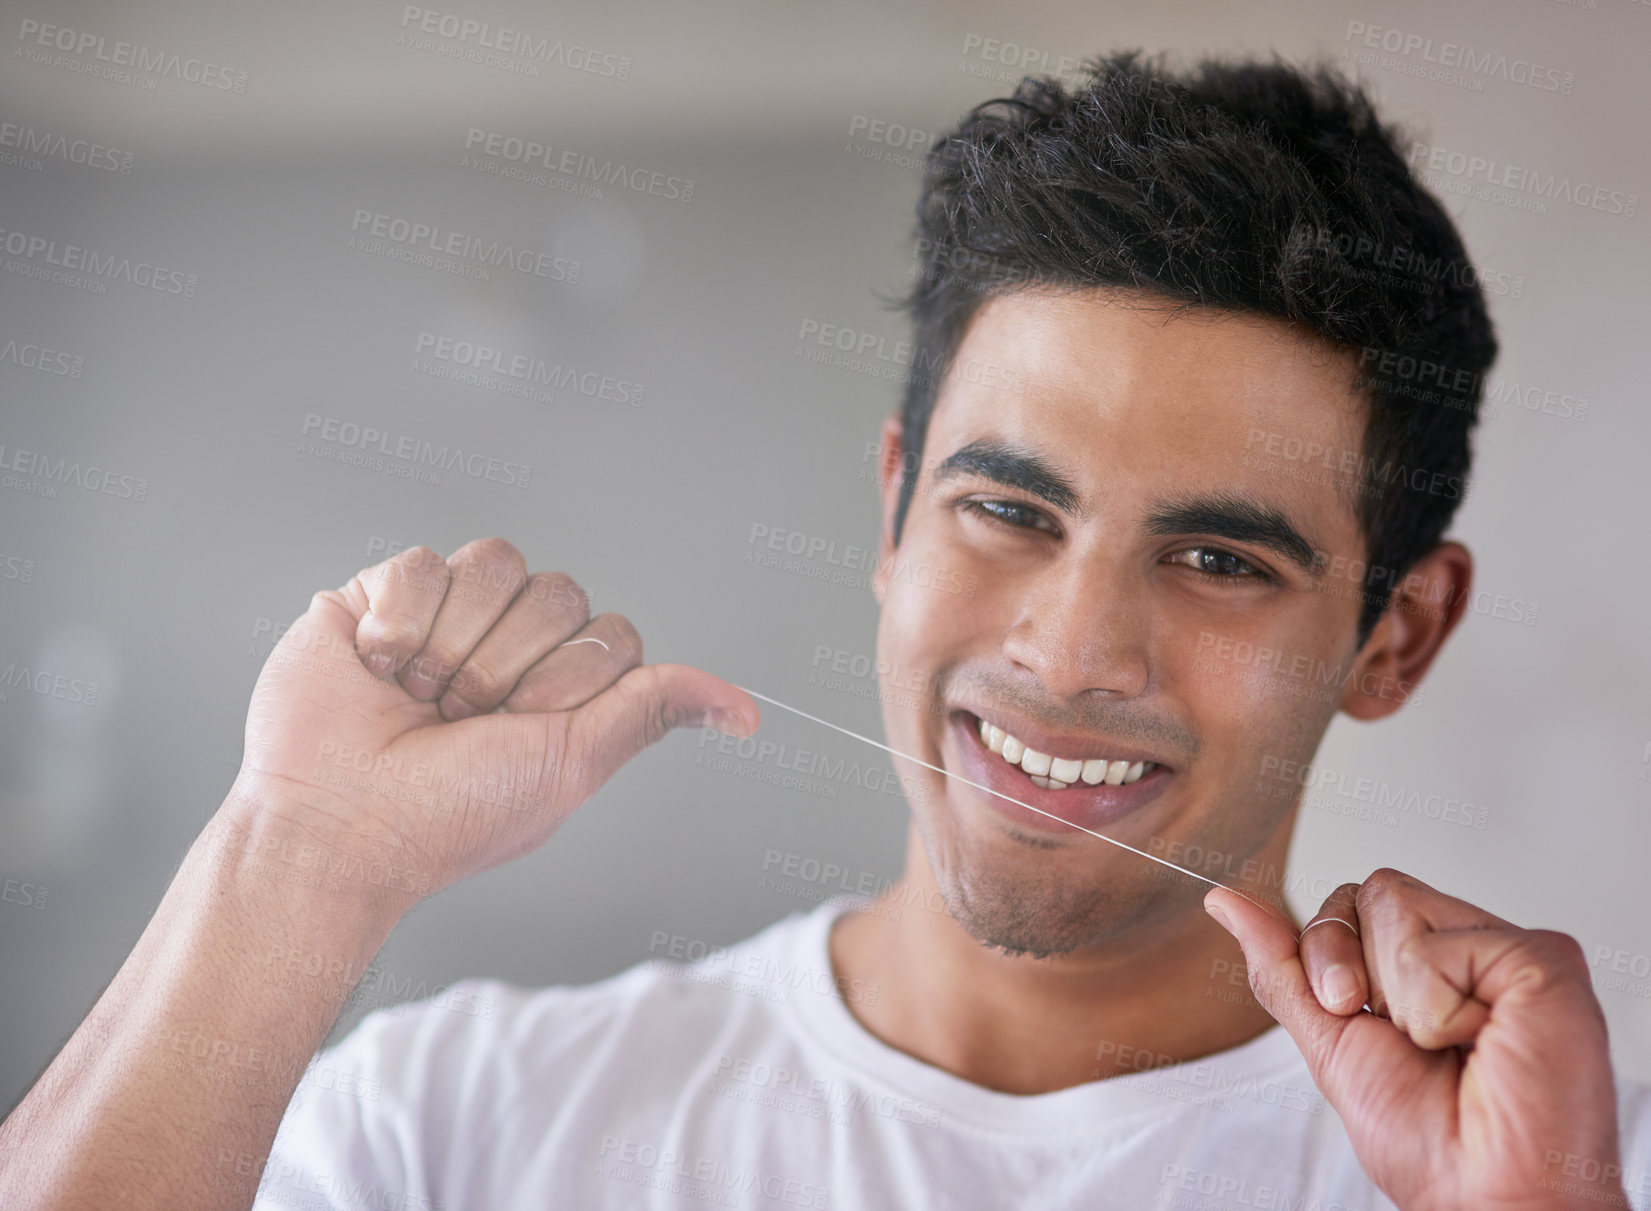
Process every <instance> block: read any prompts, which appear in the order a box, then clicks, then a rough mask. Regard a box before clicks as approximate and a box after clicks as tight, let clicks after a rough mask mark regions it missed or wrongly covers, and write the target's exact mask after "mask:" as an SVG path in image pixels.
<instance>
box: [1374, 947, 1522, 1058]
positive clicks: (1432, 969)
mask: <svg viewBox="0 0 1651 1211" xmlns="http://www.w3.org/2000/svg"><path fill="white" fill-rule="evenodd" d="M1524 932H1525V931H1523V930H1501V929H1497V930H1488V929H1460V930H1451V931H1448V932H1443V933H1434V932H1428V933H1418V934H1415V935H1413V936H1412V937H1410V938H1409V939H1407V940H1406V941H1405V942H1404V943H1402V944H1401V945H1399V946H1398V947H1397V948H1396V949H1395V950H1394V952H1393V960H1392V962H1393V968H1392V970H1390V971H1389V972H1388V973H1387V975H1386V977H1385V982H1386V985H1387V988H1388V998H1387V1004H1388V1017H1389V1018H1390V1019H1391V1020H1392V1022H1393V1024H1394V1025H1395V1026H1397V1027H1399V1029H1401V1030H1403V1031H1404V1032H1405V1034H1407V1035H1408V1036H1409V1037H1410V1041H1411V1042H1413V1043H1415V1044H1416V1046H1418V1047H1421V1048H1424V1049H1426V1050H1428V1051H1439V1050H1442V1049H1444V1048H1446V1047H1466V1046H1469V1045H1470V1044H1472V1042H1473V1041H1474V1039H1475V1038H1476V1037H1478V1034H1479V1031H1480V1030H1481V1029H1482V1028H1483V1027H1484V1025H1485V1023H1486V1022H1488V1021H1489V1020H1490V1005H1489V1004H1487V1003H1486V1002H1485V1001H1482V1000H1479V999H1477V997H1476V996H1475V995H1474V990H1475V988H1476V987H1477V986H1478V984H1479V979H1480V973H1481V972H1482V971H1485V970H1487V969H1488V968H1489V967H1490V966H1491V965H1493V964H1494V963H1495V962H1496V961H1497V960H1498V959H1499V958H1501V957H1502V956H1503V955H1504V954H1506V953H1507V952H1508V951H1509V950H1510V949H1512V948H1513V947H1515V946H1517V945H1519V943H1520V939H1521V936H1522V935H1523V933H1524Z"/></svg>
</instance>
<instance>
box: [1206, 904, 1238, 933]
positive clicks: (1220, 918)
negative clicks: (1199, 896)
mask: <svg viewBox="0 0 1651 1211" xmlns="http://www.w3.org/2000/svg"><path fill="white" fill-rule="evenodd" d="M1204 911H1205V912H1207V913H1209V914H1210V916H1212V917H1214V918H1215V923H1216V924H1217V925H1219V926H1221V928H1222V929H1224V930H1226V931H1227V932H1228V933H1232V931H1233V923H1232V922H1231V921H1229V920H1228V919H1227V914H1226V913H1225V912H1223V911H1222V910H1221V909H1220V908H1219V907H1217V906H1216V905H1214V904H1206V905H1204Z"/></svg>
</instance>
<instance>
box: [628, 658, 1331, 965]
mask: <svg viewBox="0 0 1651 1211" xmlns="http://www.w3.org/2000/svg"><path fill="white" fill-rule="evenodd" d="M597 642H598V643H601V642H602V641H601V640H597ZM603 646H604V647H606V646H607V645H606V644H603ZM730 684H733V683H730ZM734 688H735V689H737V690H745V692H746V693H747V694H750V695H751V697H753V698H760V699H761V700H762V701H764V702H768V703H772V704H773V705H774V706H777V707H779V708H780V709H781V710H782V711H790V712H791V713H792V714H793V715H801V716H802V717H803V718H804V719H808V720H812V721H813V722H815V723H819V724H823V725H824V726H825V727H829V728H830V729H831V730H832V731H834V732H841V733H843V735H845V736H852V737H853V738H854V739H856V740H860V741H863V742H864V743H866V744H869V745H871V746H872V747H873V748H880V749H882V750H883V751H884V752H885V753H892V754H893V755H894V756H896V757H904V758H905V759H906V760H907V761H915V762H916V763H917V764H918V765H921V766H923V767H924V768H925V769H932V770H933V771H934V772H935V773H937V774H944V775H945V776H946V777H948V778H955V779H956V780H957V781H959V782H962V783H964V784H966V785H968V786H972V787H974V788H975V789H976V790H982V791H985V792H986V793H987V794H988V795H996V796H997V797H998V798H999V799H1003V800H1006V801H1007V802H1009V803H1013V804H1014V805H1015V806H1017V807H1024V808H1026V809H1027V810H1028V811H1034V812H1037V813H1038V815H1040V816H1048V817H1049V818H1050V819H1051V820H1060V822H1061V823H1062V824H1065V825H1069V826H1070V827H1072V828H1075V829H1077V830H1078V831H1079V832H1081V833H1088V834H1089V835H1090V836H1091V837H1099V838H1100V839H1101V840H1102V841H1105V842H1107V843H1108V844H1109V845H1116V846H1117V847H1118V848H1119V849H1127V850H1128V851H1129V852H1130V853H1132V854H1140V855H1141V857H1143V858H1145V859H1147V860H1148V861H1149V862H1156V863H1158V865H1159V866H1167V867H1169V868H1170V869H1171V870H1178V871H1180V872H1181V873H1182V874H1184V875H1191V876H1192V877H1193V878H1194V879H1197V880H1198V881H1199V882H1200V883H1208V884H1209V885H1210V886H1211V887H1219V888H1220V889H1221V890H1222V891H1230V892H1232V893H1233V895H1235V896H1243V897H1244V899H1246V900H1249V901H1250V903H1251V904H1254V905H1255V906H1256V907H1257V908H1259V909H1261V910H1262V911H1263V912H1271V911H1272V910H1271V909H1269V908H1268V907H1267V906H1266V905H1265V904H1262V903H1261V902H1260V901H1259V900H1256V899H1254V898H1253V897H1251V896H1246V895H1244V893H1243V892H1241V891H1239V890H1238V888H1236V887H1228V886H1227V885H1226V884H1225V883H1217V882H1216V881H1215V880H1214V879H1211V878H1208V877H1206V876H1204V875H1201V874H1199V873H1198V872H1197V871H1195V870H1188V869H1187V868H1186V867H1184V866H1177V865H1176V864H1175V863H1173V862H1166V861H1165V860H1164V859H1162V858H1160V857H1157V856H1155V855H1153V854H1149V853H1147V852H1146V850H1144V849H1136V848H1135V847H1134V846H1133V845H1126V844H1124V842H1122V841H1117V840H1114V839H1113V838H1111V837H1109V836H1107V835H1106V834H1105V833H1098V832H1096V831H1095V830H1094V829H1091V828H1085V827H1084V826H1083V825H1081V824H1073V823H1072V821H1070V820H1065V819H1062V818H1061V817H1060V816H1057V815H1055V813H1053V812H1046V811H1044V810H1043V809H1042V808H1041V807H1033V806H1032V805H1031V804H1030V803H1022V802H1021V801H1020V800H1019V799H1015V798H1012V797H1011V796H1009V795H1005V794H1004V793H1003V792H1002V791H995V790H993V789H992V788H991V787H989V786H982V785H981V784H980V783H978V782H976V781H974V780H973V779H972V778H965V777H964V776H963V775H962V774H954V773H953V772H952V771H951V770H947V769H941V768H940V767H939V766H938V765H930V764H929V763H928V762H927V761H925V760H923V758H921V757H913V756H911V755H910V754H909V753H902V752H900V751H899V750H898V749H892V748H890V747H889V746H888V745H886V744H884V743H883V742H882V741H880V740H873V739H872V738H871V737H870V736H862V735H861V734H860V733H859V732H851V731H849V730H848V728H846V727H839V726H837V724H835V723H832V722H831V721H830V720H827V719H821V718H820V717H819V716H818V715H810V714H809V713H808V712H807V711H802V710H798V709H797V708H796V707H794V706H787V705H786V704H785V703H783V702H781V701H780V700H779V699H777V698H770V697H769V696H768V695H767V694H759V693H757V691H756V690H752V689H746V687H745V686H743V685H734ZM1343 924H1346V922H1343ZM1349 928H1352V927H1351V926H1349ZM1302 932H1303V933H1305V932H1306V930H1303V931H1302ZM1297 936H1298V937H1299V935H1297Z"/></svg>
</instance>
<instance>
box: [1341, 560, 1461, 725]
mask: <svg viewBox="0 0 1651 1211" xmlns="http://www.w3.org/2000/svg"><path fill="white" fill-rule="evenodd" d="M1472 591H1473V555H1472V554H1471V553H1470V552H1469V551H1468V549H1467V548H1466V547H1464V546H1463V545H1462V544H1461V543H1459V542H1442V543H1440V544H1439V545H1438V546H1436V547H1434V548H1433V550H1431V551H1429V552H1428V553H1427V554H1426V555H1424V556H1422V558H1421V559H1419V560H1417V561H1416V564H1415V566H1414V567H1412V568H1411V569H1410V571H1409V572H1407V573H1406V574H1405V577H1404V579H1403V581H1401V582H1400V583H1399V584H1397V585H1395V586H1394V588H1393V592H1392V595H1391V597H1390V598H1389V600H1388V603H1387V610H1386V612H1385V613H1383V614H1382V616H1381V618H1380V619H1378V620H1377V622H1376V626H1375V629H1374V630H1372V631H1371V632H1370V638H1369V639H1367V640H1365V642H1364V648H1363V649H1362V650H1361V651H1360V652H1359V654H1358V656H1357V657H1356V658H1355V659H1354V661H1353V673H1352V676H1350V677H1349V678H1348V679H1347V684H1346V686H1345V688H1344V690H1343V692H1342V699H1341V709H1342V710H1344V711H1346V712H1347V713H1348V714H1349V715H1351V716H1352V717H1353V718H1355V719H1364V720H1371V719H1382V718H1385V717H1386V716H1388V715H1391V714H1392V713H1393V712H1394V711H1396V710H1398V709H1399V708H1400V707H1401V706H1403V705H1404V704H1405V703H1406V702H1407V701H1409V699H1410V698H1411V697H1412V696H1414V695H1415V693H1416V691H1417V689H1418V686H1419V684H1420V682H1421V680H1422V677H1423V675H1424V674H1425V673H1426V672H1427V670H1428V668H1429V666H1431V665H1432V664H1433V658H1434V657H1435V656H1437V655H1438V654H1439V649H1440V648H1442V647H1443V646H1444V643H1445V640H1446V639H1447V638H1449V636H1450V633H1451V632H1452V631H1453V630H1455V629H1456V624H1457V623H1458V622H1460V621H1461V618H1462V614H1463V612H1464V611H1465V610H1466V609H1467V604H1468V594H1469V593H1470V592H1472Z"/></svg>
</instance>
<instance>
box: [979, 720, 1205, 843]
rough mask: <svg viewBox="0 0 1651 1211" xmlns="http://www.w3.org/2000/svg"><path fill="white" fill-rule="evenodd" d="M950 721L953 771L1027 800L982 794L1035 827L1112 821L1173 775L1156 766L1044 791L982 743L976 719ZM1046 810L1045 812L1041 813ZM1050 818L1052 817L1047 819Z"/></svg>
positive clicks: (1001, 811)
mask: <svg viewBox="0 0 1651 1211" xmlns="http://www.w3.org/2000/svg"><path fill="white" fill-rule="evenodd" d="M951 726H952V729H953V732H954V734H955V736H956V739H957V741H958V744H957V749H958V752H959V754H960V755H961V758H962V760H961V761H960V762H959V764H960V766H961V768H960V769H959V770H958V771H957V772H958V773H960V774H962V775H963V776H964V777H965V778H967V779H969V780H970V781H971V782H978V783H979V784H980V785H981V786H985V787H990V788H991V789H992V790H994V791H997V792H998V794H1000V795H1009V796H1011V797H1013V798H1016V799H1019V800H1020V801H1021V803H1026V804H1030V805H1031V806H1032V807H1035V808H1037V809H1038V810H1037V811H1030V810H1028V809H1027V808H1025V807H1022V806H1021V805H1020V803H1010V802H1009V801H1008V800H1007V799H1000V798H998V796H997V795H987V796H986V801H987V802H988V803H989V804H990V805H991V807H992V810H993V811H995V812H997V813H998V815H1000V816H1002V817H1003V818H1004V819H1005V820H1009V821H1011V822H1013V823H1015V824H1018V825H1021V826H1022V827H1024V828H1029V829H1035V830H1037V831H1038V832H1047V833H1064V834H1066V835H1067V836H1073V835H1075V832H1074V830H1073V829H1072V828H1071V827H1069V826H1070V825H1074V824H1075V825H1078V826H1079V827H1080V828H1100V827H1102V826H1103V825H1107V824H1113V823H1116V822H1117V821H1119V820H1121V819H1123V818H1124V817H1125V816H1128V815H1130V814H1132V813H1134V812H1137V811H1140V810H1141V808H1143V807H1145V806H1146V805H1147V804H1148V803H1151V802H1152V801H1153V800H1154V799H1156V798H1157V797H1158V796H1159V795H1161V794H1163V793H1164V790H1165V788H1166V787H1168V786H1169V782H1170V779H1171V778H1173V777H1174V776H1175V775H1174V774H1173V772H1172V771H1170V770H1168V769H1166V768H1165V767H1164V766H1162V765H1160V766H1159V767H1158V768H1157V769H1154V770H1152V771H1151V772H1150V773H1147V774H1144V775H1142V776H1141V777H1140V778H1139V779H1138V780H1136V781H1134V782H1131V783H1130V784H1129V785H1127V786H1108V785H1107V784H1106V783H1104V782H1103V783H1101V784H1099V785H1098V786H1090V785H1089V784H1088V783H1086V782H1074V783H1073V784H1072V785H1070V786H1068V787H1066V788H1065V789H1064V790H1058V791H1056V790H1045V789H1044V788H1043V787H1041V786H1038V785H1037V784H1036V783H1034V782H1033V781H1032V779H1031V778H1030V777H1029V776H1028V775H1027V774H1026V773H1025V771H1023V770H1022V769H1021V768H1020V767H1019V766H1014V765H1010V764H1009V763H1008V762H1007V761H1005V760H1004V759H1003V758H1002V757H1000V756H998V755H997V754H996V753H994V752H993V751H992V750H991V749H989V748H987V747H986V743H985V741H983V740H982V739H981V738H980V720H979V719H978V718H976V717H975V716H974V715H971V714H968V713H967V712H963V711H959V712H957V713H955V714H954V715H953V716H952V719H951ZM1044 812H1048V813H1049V814H1048V815H1044V814H1043V813H1044ZM1050 817H1054V819H1051V818H1050Z"/></svg>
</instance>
